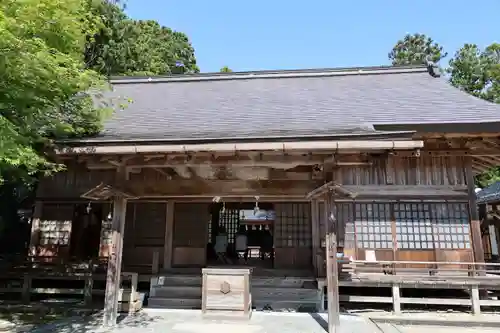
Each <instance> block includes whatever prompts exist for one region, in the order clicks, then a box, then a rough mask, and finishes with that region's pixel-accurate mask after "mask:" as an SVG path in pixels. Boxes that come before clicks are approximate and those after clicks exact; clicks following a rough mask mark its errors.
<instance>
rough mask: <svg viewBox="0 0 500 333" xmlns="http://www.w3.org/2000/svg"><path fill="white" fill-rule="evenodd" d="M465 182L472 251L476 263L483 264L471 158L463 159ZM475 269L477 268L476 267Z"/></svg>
mask: <svg viewBox="0 0 500 333" xmlns="http://www.w3.org/2000/svg"><path fill="white" fill-rule="evenodd" d="M464 167H465V180H466V182H467V191H468V194H469V214H470V219H471V221H470V233H471V238H472V251H473V253H474V261H475V262H476V263H483V262H484V248H483V238H482V236H481V221H480V220H479V212H478V207H477V203H476V191H475V185H474V174H473V173H472V157H470V156H468V157H465V165H464ZM476 268H477V266H476Z"/></svg>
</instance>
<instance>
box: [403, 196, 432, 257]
mask: <svg viewBox="0 0 500 333" xmlns="http://www.w3.org/2000/svg"><path fill="white" fill-rule="evenodd" d="M394 216H395V218H396V239H397V243H398V248H400V249H432V248H434V246H433V241H434V236H433V230H432V222H431V206H430V205H429V204H428V203H395V204H394Z"/></svg>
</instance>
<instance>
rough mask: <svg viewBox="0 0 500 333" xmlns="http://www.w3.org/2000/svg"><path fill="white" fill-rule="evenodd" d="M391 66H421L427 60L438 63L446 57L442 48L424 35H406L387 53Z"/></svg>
mask: <svg viewBox="0 0 500 333" xmlns="http://www.w3.org/2000/svg"><path fill="white" fill-rule="evenodd" d="M388 56H389V60H391V62H392V64H393V65H398V66H406V65H422V64H425V63H426V62H427V60H429V61H432V62H434V63H438V62H439V61H440V60H441V59H443V58H444V57H446V56H447V53H446V52H444V50H443V47H442V46H440V45H439V44H438V43H436V42H435V41H434V40H433V39H432V38H430V37H428V36H426V35H424V34H418V33H416V34H413V35H411V34H407V35H406V36H404V38H403V39H401V40H399V41H398V42H397V43H396V45H394V47H393V48H392V50H391V52H389V55H388Z"/></svg>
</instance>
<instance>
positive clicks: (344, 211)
mask: <svg viewBox="0 0 500 333" xmlns="http://www.w3.org/2000/svg"><path fill="white" fill-rule="evenodd" d="M334 213H335V219H336V220H337V225H338V228H337V244H338V246H339V247H345V248H350V249H352V248H355V247H356V242H355V239H356V237H355V228H354V210H353V204H352V203H337V204H336V205H335V212H334Z"/></svg>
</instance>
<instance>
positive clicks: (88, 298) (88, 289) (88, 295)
mask: <svg viewBox="0 0 500 333" xmlns="http://www.w3.org/2000/svg"><path fill="white" fill-rule="evenodd" d="M93 272H94V263H93V261H92V260H90V261H89V267H88V271H87V276H86V277H85V287H84V289H83V298H84V302H85V305H87V306H90V305H92V288H93V286H94V278H93Z"/></svg>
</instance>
